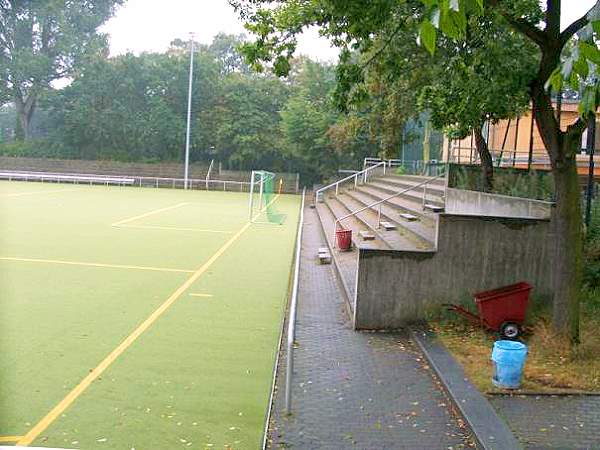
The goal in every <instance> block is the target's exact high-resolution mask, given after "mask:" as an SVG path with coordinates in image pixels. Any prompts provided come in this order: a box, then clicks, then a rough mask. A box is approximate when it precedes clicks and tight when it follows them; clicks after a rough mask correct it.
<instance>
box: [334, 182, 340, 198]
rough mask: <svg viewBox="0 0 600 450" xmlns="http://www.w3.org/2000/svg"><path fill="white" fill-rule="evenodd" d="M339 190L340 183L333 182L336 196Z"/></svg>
mask: <svg viewBox="0 0 600 450" xmlns="http://www.w3.org/2000/svg"><path fill="white" fill-rule="evenodd" d="M339 190H340V183H335V196H336V197H337V195H338V193H339Z"/></svg>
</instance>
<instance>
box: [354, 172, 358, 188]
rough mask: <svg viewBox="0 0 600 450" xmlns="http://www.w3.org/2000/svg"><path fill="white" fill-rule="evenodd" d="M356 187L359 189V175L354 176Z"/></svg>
mask: <svg viewBox="0 0 600 450" xmlns="http://www.w3.org/2000/svg"><path fill="white" fill-rule="evenodd" d="M354 187H355V188H356V187H358V175H355V176H354Z"/></svg>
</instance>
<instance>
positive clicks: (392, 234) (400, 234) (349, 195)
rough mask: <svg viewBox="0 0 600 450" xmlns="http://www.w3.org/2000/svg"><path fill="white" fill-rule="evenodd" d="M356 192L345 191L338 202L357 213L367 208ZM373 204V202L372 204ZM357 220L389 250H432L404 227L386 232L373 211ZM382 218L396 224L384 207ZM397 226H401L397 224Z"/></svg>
mask: <svg viewBox="0 0 600 450" xmlns="http://www.w3.org/2000/svg"><path fill="white" fill-rule="evenodd" d="M354 194H355V191H354V190H350V191H345V192H344V194H343V195H340V196H339V197H338V201H339V202H340V203H342V204H343V205H344V207H345V209H346V211H356V210H358V209H361V208H363V207H364V206H366V205H365V204H364V203H362V202H361V201H360V200H358V199H357V198H356V197H355V196H354ZM370 203H371V202H370ZM356 217H357V218H359V219H360V220H362V221H363V223H364V224H365V225H366V226H367V227H368V228H369V229H370V230H371V231H372V232H373V234H375V236H376V237H378V238H379V240H381V241H382V242H383V243H385V244H386V245H387V247H388V248H390V249H393V250H419V249H423V248H430V247H431V246H430V245H429V243H428V242H425V241H424V240H422V239H416V238H415V236H414V235H413V234H412V233H410V232H409V231H408V230H406V229H405V228H404V227H402V228H399V229H397V230H395V231H391V230H390V231H385V230H383V229H382V228H380V227H378V219H379V217H378V213H377V212H375V211H374V210H373V209H366V210H364V211H362V212H360V213H358V214H357V215H356ZM382 218H383V219H384V220H387V221H390V222H392V223H396V222H395V221H394V220H391V218H389V217H388V216H387V215H385V213H384V212H383V207H382ZM396 225H399V224H398V223H396Z"/></svg>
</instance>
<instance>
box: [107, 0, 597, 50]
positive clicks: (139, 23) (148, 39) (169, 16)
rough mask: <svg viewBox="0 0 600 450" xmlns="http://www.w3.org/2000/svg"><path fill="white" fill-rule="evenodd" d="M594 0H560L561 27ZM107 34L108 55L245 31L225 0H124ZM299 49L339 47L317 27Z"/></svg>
mask: <svg viewBox="0 0 600 450" xmlns="http://www.w3.org/2000/svg"><path fill="white" fill-rule="evenodd" d="M594 2H595V0H568V1H564V2H562V6H563V10H562V21H563V24H562V25H563V28H564V27H566V26H567V25H568V24H569V23H571V22H573V21H574V20H576V19H577V18H579V17H580V16H582V15H583V14H584V13H585V12H586V11H587V10H588V9H589V8H591V6H592V5H593V4H594ZM102 31H104V32H106V33H108V34H109V35H110V49H111V55H113V56H114V55H119V54H122V53H126V52H127V51H132V52H133V53H140V52H143V51H156V52H162V51H164V50H166V49H167V48H168V46H169V43H170V42H171V41H172V40H174V39H175V38H181V39H189V33H190V32H194V34H195V38H196V40H197V41H200V42H202V43H205V44H208V43H210V42H211V41H212V38H213V36H215V35H216V34H217V33H219V32H221V31H223V32H225V33H227V34H239V33H244V31H245V30H244V27H243V24H242V22H241V21H240V20H239V18H238V15H237V14H236V12H235V11H234V10H233V8H232V7H231V6H230V5H229V4H228V3H227V0H168V1H165V0H127V2H126V3H125V5H124V6H122V7H120V8H119V9H118V11H117V13H116V15H115V17H113V18H112V19H111V20H109V21H108V22H107V23H106V24H105V25H104V26H103V28H102ZM298 53H301V54H305V55H308V56H310V57H311V58H313V59H317V60H320V61H335V60H336V59H337V55H338V51H337V49H335V48H332V47H331V46H330V45H329V42H328V41H327V39H325V38H323V37H321V36H319V34H318V31H317V30H316V29H314V28H313V29H309V30H308V31H306V32H305V33H304V35H303V36H302V37H301V38H300V40H299V45H298Z"/></svg>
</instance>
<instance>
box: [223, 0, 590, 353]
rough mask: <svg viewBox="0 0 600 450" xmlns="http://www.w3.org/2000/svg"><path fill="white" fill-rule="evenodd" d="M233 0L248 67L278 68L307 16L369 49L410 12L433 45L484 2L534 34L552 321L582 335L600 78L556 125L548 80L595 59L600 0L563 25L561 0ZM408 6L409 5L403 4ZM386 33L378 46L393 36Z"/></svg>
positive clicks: (574, 72) (572, 79) (566, 78)
mask: <svg viewBox="0 0 600 450" xmlns="http://www.w3.org/2000/svg"><path fill="white" fill-rule="evenodd" d="M230 2H231V3H232V4H233V5H234V6H235V7H236V8H237V9H238V11H239V12H240V14H241V16H242V17H243V18H244V19H245V20H246V21H247V28H248V29H249V30H250V31H251V32H253V33H255V34H256V35H257V40H256V42H255V43H254V44H253V45H248V46H246V47H245V48H244V51H245V54H246V55H247V57H248V58H249V59H250V60H251V61H252V62H253V64H254V66H255V67H257V68H261V67H262V65H263V64H265V63H267V64H270V65H272V66H273V68H274V70H275V71H276V72H277V73H285V72H286V69H288V67H289V65H286V62H287V61H288V59H289V58H290V57H291V55H292V54H293V52H294V50H295V47H296V36H297V35H298V34H299V33H300V32H301V31H302V29H303V28H304V27H306V26H309V25H318V26H320V27H321V32H322V33H323V34H324V35H326V36H329V37H331V38H332V39H333V41H334V43H336V44H337V45H339V46H340V47H343V48H344V51H342V57H344V56H345V55H347V54H348V53H349V48H350V47H351V48H353V49H355V50H360V51H363V52H364V51H365V50H366V51H369V50H371V49H372V48H373V45H374V42H375V39H374V36H380V35H381V34H382V32H387V33H391V34H392V35H393V33H394V30H396V29H399V30H400V29H402V26H403V25H402V24H403V23H404V22H405V21H407V20H413V18H414V17H418V18H419V20H420V26H419V34H418V38H419V41H420V43H421V44H422V45H423V46H424V47H425V48H426V49H427V50H429V52H430V53H431V54H433V53H434V52H435V51H436V48H437V37H438V33H437V30H438V29H439V30H441V31H442V33H443V34H444V35H445V38H448V39H453V40H455V41H456V42H461V41H462V39H463V38H464V36H465V33H466V31H467V23H468V19H469V17H471V16H478V15H481V14H482V13H483V11H484V8H485V9H489V10H494V11H496V12H497V13H498V14H500V15H501V16H502V18H503V22H502V26H503V27H504V28H506V29H508V28H510V29H512V30H514V31H516V32H518V33H520V34H521V35H523V36H524V37H525V38H526V39H528V40H529V41H530V42H532V43H533V44H534V45H535V46H536V47H537V48H538V52H539V57H536V58H535V59H532V61H531V63H532V64H535V66H536V67H537V70H536V74H535V76H534V78H533V79H532V80H531V81H530V82H529V84H528V88H529V96H530V100H531V102H532V106H533V116H534V118H535V121H536V124H537V127H538V130H539V131H540V134H541V136H542V140H543V142H544V145H545V147H546V150H547V152H548V155H549V157H550V161H551V166H552V173H553V178H554V183H555V193H556V211H555V217H554V222H555V227H556V228H555V229H556V236H557V239H556V252H555V256H554V264H553V265H552V266H553V271H554V280H555V292H554V301H553V328H554V330H555V332H556V333H557V334H558V335H561V336H564V337H567V338H569V339H570V340H571V341H572V342H578V340H579V290H580V281H581V251H582V217H581V210H580V191H579V185H578V174H577V167H576V154H577V148H578V146H579V143H580V140H581V135H582V133H583V130H584V129H585V126H586V119H587V117H588V116H590V115H592V116H593V115H595V111H596V108H597V107H598V105H599V104H600V95H599V87H600V86H599V84H598V80H595V81H594V82H591V83H585V88H584V94H583V98H582V101H581V102H580V112H581V115H582V117H580V119H579V120H577V121H576V122H575V123H573V124H571V125H569V126H568V127H567V129H566V130H564V131H563V130H561V128H560V125H559V123H558V122H557V120H556V114H555V111H554V110H553V105H552V100H551V93H550V92H549V89H548V87H549V85H551V86H552V87H554V89H555V90H556V89H558V88H559V87H560V86H561V85H562V84H563V83H568V84H570V85H571V86H573V87H575V86H578V85H579V84H583V82H585V81H586V80H587V78H588V76H589V74H590V72H591V71H592V70H591V68H593V67H595V65H596V64H600V49H599V48H598V45H597V42H599V37H600V2H597V3H596V5H595V6H594V7H593V8H592V9H590V11H589V12H588V13H587V14H585V15H583V16H582V17H580V18H579V19H577V20H576V21H574V22H573V23H571V24H570V25H569V26H567V27H566V28H565V29H564V30H562V31H561V27H560V19H561V1H560V0H546V1H545V2H543V4H544V8H543V9H544V11H543V13H544V17H543V20H541V21H539V20H538V17H537V15H536V14H532V11H535V6H536V5H537V4H538V2H537V0H519V1H517V0H463V1H448V0H422V1H420V2H417V1H410V0H409V1H407V2H397V1H394V0H374V1H366V0H351V1H347V2H339V1H337V0H315V1H313V2H311V3H310V4H307V3H305V2H289V3H278V2H277V3H276V5H275V7H272V8H265V7H264V6H265V5H267V4H271V3H274V2H271V1H268V0H265V1H261V0H246V1H242V0H239V1H235V0H230ZM407 8H408V9H410V10H411V11H407ZM575 34H578V41H577V46H576V51H574V52H572V54H570V55H568V57H567V58H566V61H565V62H564V64H563V65H562V66H561V54H562V53H563V49H564V48H565V46H566V44H567V43H568V42H569V41H570V40H571V39H572V38H573V37H574V36H575ZM391 43H392V40H391V39H389V40H388V41H385V42H384V44H383V45H382V47H381V48H382V49H384V48H386V47H387V46H389V45H391Z"/></svg>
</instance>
